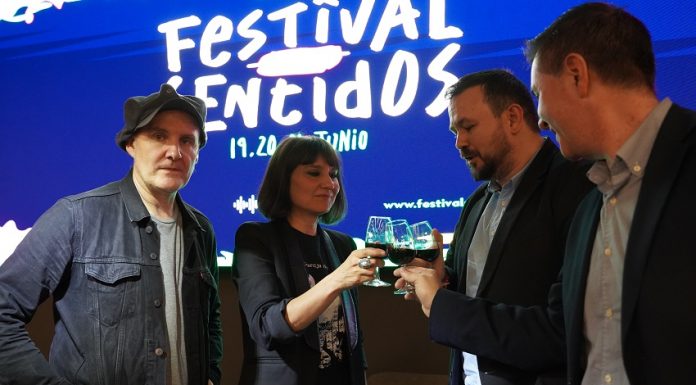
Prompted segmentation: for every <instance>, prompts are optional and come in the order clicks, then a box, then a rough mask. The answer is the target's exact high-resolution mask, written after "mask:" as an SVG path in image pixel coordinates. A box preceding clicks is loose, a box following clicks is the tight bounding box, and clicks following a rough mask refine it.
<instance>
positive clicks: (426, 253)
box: [411, 221, 440, 262]
mask: <svg viewBox="0 0 696 385" xmlns="http://www.w3.org/2000/svg"><path fill="white" fill-rule="evenodd" d="M411 232H413V243H414V249H416V258H420V259H423V260H426V261H428V262H432V261H434V260H435V259H437V257H438V256H439V255H440V249H439V248H433V245H434V244H435V242H434V240H433V228H432V226H430V222H428V221H420V222H418V223H414V224H412V225H411Z"/></svg>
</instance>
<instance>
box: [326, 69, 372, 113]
mask: <svg viewBox="0 0 696 385" xmlns="http://www.w3.org/2000/svg"><path fill="white" fill-rule="evenodd" d="M353 93H354V94H355V107H354V108H350V107H348V97H349V96H350V95H351V94H353ZM334 104H335V106H336V111H338V113H339V114H341V115H343V116H345V117H347V118H365V119H367V118H369V117H371V116H372V93H371V91H370V64H369V63H368V62H367V61H365V60H360V61H358V64H357V65H356V66H355V80H349V81H347V82H345V83H343V84H341V85H340V86H338V88H337V89H336V94H335V95H334Z"/></svg>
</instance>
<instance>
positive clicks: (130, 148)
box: [126, 138, 135, 158]
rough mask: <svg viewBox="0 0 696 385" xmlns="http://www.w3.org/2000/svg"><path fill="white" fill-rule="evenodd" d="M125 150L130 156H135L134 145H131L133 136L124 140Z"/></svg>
mask: <svg viewBox="0 0 696 385" xmlns="http://www.w3.org/2000/svg"><path fill="white" fill-rule="evenodd" d="M126 152H127V153H128V155H130V156H131V158H135V147H133V138H130V139H128V141H127V142H126Z"/></svg>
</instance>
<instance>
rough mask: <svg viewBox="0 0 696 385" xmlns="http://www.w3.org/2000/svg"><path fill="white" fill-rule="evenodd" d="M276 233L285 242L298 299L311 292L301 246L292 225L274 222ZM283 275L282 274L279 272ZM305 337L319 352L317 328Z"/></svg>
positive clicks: (294, 293) (308, 329) (311, 329)
mask: <svg viewBox="0 0 696 385" xmlns="http://www.w3.org/2000/svg"><path fill="white" fill-rule="evenodd" d="M273 223H274V224H275V228H276V231H277V232H278V233H279V234H280V239H282V241H283V246H284V247H285V253H286V256H287V260H288V268H289V270H290V271H289V272H288V273H289V274H290V277H291V279H290V284H291V291H292V292H291V293H290V295H291V296H292V297H296V296H298V295H300V294H302V293H304V292H306V291H307V290H309V275H308V273H307V270H306V269H305V267H304V258H303V257H302V251H301V250H300V244H299V242H298V241H297V237H296V236H295V235H294V234H293V233H292V229H291V228H290V225H288V224H287V223H286V222H285V221H274V222H273ZM278 274H282V272H278ZM303 334H304V337H305V341H306V342H307V344H308V345H309V346H310V347H312V348H313V349H315V350H319V332H318V331H317V328H316V326H310V327H308V328H307V329H306V330H305V331H304V333H303Z"/></svg>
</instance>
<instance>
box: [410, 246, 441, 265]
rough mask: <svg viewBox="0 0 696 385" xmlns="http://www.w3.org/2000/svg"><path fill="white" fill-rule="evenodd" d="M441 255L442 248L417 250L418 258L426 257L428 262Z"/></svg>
mask: <svg viewBox="0 0 696 385" xmlns="http://www.w3.org/2000/svg"><path fill="white" fill-rule="evenodd" d="M439 255H440V249H423V250H416V258H420V259H424V260H426V261H428V262H432V261H434V260H436V259H437V257H438V256H439Z"/></svg>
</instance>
